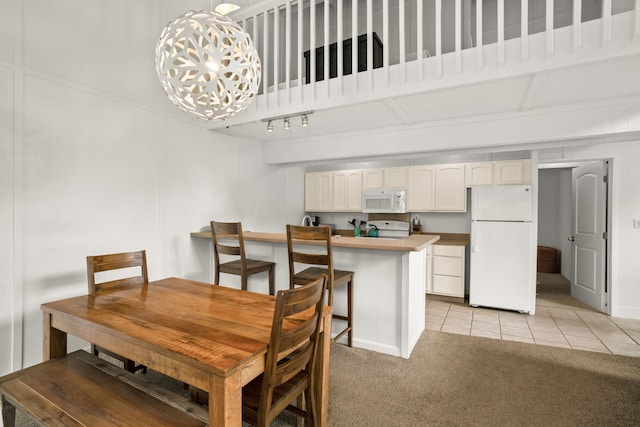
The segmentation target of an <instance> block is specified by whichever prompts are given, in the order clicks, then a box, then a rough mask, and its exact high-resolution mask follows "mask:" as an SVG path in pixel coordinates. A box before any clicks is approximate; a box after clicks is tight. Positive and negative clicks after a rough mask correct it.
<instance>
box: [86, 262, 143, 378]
mask: <svg viewBox="0 0 640 427" xmlns="http://www.w3.org/2000/svg"><path fill="white" fill-rule="evenodd" d="M130 268H135V270H132V271H130V270H125V269H130ZM115 270H120V273H115V274H117V275H118V278H115V279H109V280H105V281H100V282H97V281H96V275H97V274H98V273H103V272H107V271H115ZM132 274H133V275H132ZM121 276H125V277H121ZM87 283H88V284H89V293H90V294H92V293H94V292H97V291H99V290H108V289H114V288H120V287H125V286H135V285H142V284H145V283H149V275H148V273H147V253H146V251H144V250H142V251H136V252H122V253H116V254H107V255H92V256H88V257H87ZM91 352H92V353H93V354H94V355H96V356H98V355H99V353H104V354H107V355H109V356H110V357H112V358H114V359H116V360H119V361H121V362H122V363H123V364H124V367H125V369H126V370H127V371H129V372H134V373H135V372H136V371H139V370H143V372H146V370H147V368H146V366H144V365H136V364H135V362H134V361H133V360H130V359H127V358H126V357H123V356H120V355H119V354H116V353H113V352H111V351H109V350H106V349H104V348H99V347H97V346H96V345H94V344H91Z"/></svg>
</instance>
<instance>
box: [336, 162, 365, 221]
mask: <svg viewBox="0 0 640 427" xmlns="http://www.w3.org/2000/svg"><path fill="white" fill-rule="evenodd" d="M333 210H334V211H337V212H361V211H362V170H360V169H358V170H346V171H336V172H333Z"/></svg>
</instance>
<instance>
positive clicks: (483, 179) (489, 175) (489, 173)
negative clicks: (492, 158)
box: [465, 162, 493, 187]
mask: <svg viewBox="0 0 640 427" xmlns="http://www.w3.org/2000/svg"><path fill="white" fill-rule="evenodd" d="M465 174H466V182H467V187H473V186H474V185H492V184H493V163H492V162H478V163H467V164H466V165H465Z"/></svg>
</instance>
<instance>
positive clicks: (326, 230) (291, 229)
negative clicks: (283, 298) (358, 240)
mask: <svg viewBox="0 0 640 427" xmlns="http://www.w3.org/2000/svg"><path fill="white" fill-rule="evenodd" d="M311 247H314V248H316V251H315V252H312V251H310V248H311ZM318 248H320V251H319V252H320V253H318V250H317V249H318ZM287 250H288V252H289V281H290V287H293V283H294V278H295V275H296V269H297V266H296V264H307V265H319V266H323V267H324V268H326V269H327V272H326V274H327V287H328V288H329V289H331V285H332V284H333V278H334V272H333V254H332V251H331V227H329V226H326V225H321V226H317V227H307V226H301V225H292V224H288V225H287Z"/></svg>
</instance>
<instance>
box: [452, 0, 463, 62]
mask: <svg viewBox="0 0 640 427" xmlns="http://www.w3.org/2000/svg"><path fill="white" fill-rule="evenodd" d="M455 7H456V10H455V20H456V22H455V25H454V26H455V29H456V33H455V35H454V37H455V40H456V71H457V72H458V73H461V72H462V1H461V0H456V5H455Z"/></svg>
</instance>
